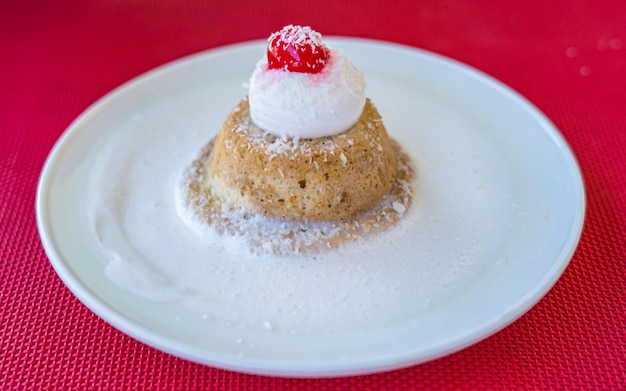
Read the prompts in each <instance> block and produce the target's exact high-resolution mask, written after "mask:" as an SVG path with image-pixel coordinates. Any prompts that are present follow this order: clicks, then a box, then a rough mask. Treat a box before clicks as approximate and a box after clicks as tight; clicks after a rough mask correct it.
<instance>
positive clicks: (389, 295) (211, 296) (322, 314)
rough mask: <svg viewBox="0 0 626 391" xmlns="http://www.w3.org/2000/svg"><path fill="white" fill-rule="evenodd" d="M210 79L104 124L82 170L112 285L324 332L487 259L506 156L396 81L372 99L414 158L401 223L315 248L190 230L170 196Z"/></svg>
mask: <svg viewBox="0 0 626 391" xmlns="http://www.w3.org/2000/svg"><path fill="white" fill-rule="evenodd" d="M206 88H207V87H205V89H203V88H202V87H198V88H197V89H195V90H193V91H186V92H184V93H178V94H175V95H174V96H171V97H169V98H164V99H162V100H160V101H158V103H155V104H152V105H150V106H146V107H144V109H143V111H142V112H140V113H136V114H135V115H133V116H131V117H130V118H129V119H128V121H126V122H125V123H124V124H120V126H119V127H118V128H115V129H110V132H108V133H107V134H106V136H104V137H103V139H102V142H101V143H100V144H99V145H98V146H97V147H96V150H94V151H93V158H92V160H91V161H90V162H88V164H89V165H90V166H89V167H88V168H87V169H85V170H84V171H85V172H86V173H88V174H89V175H88V176H87V175H86V176H85V178H84V187H83V188H84V193H83V203H84V208H85V213H84V217H83V218H84V221H83V224H84V226H85V235H86V239H87V240H89V241H90V242H91V243H92V244H93V245H94V246H95V247H96V248H97V249H98V250H99V253H100V254H101V258H102V261H103V263H104V267H105V268H106V274H107V276H108V277H109V278H110V280H111V281H113V282H114V283H115V284H117V285H119V286H120V287H121V288H123V289H126V290H128V291H129V292H132V293H133V294H136V295H139V296H141V297H144V298H146V299H148V300H150V301H156V302H167V303H175V304H176V305H177V306H181V308H185V311H193V312H194V313H197V315H198V317H201V316H202V317H203V318H208V319H211V320H212V321H217V322H224V323H226V324H233V325H237V326H238V327H246V328H249V329H259V330H265V331H268V332H273V333H276V332H285V333H293V332H297V333H306V332H333V331H339V330H362V329H366V328H378V327H384V326H386V325H389V324H391V323H394V322H400V321H403V320H406V319H407V318H411V317H414V316H416V315H419V314H420V313H423V312H424V311H428V310H431V309H434V308H437V307H438V306H441V305H442V304H443V303H445V302H446V300H448V299H450V298H452V297H454V296H455V295H458V294H459V293H460V292H462V291H463V290H464V289H466V288H467V287H468V286H469V285H471V284H473V283H475V282H476V281H478V280H479V277H480V275H481V274H483V273H486V271H487V270H489V268H493V267H495V266H496V262H497V261H498V259H497V257H496V256H495V255H496V254H498V251H499V250H500V248H494V246H493V245H492V244H493V243H496V244H498V243H502V242H503V240H504V239H503V238H505V237H506V235H507V231H508V229H509V227H510V224H511V221H512V220H511V219H512V217H511V216H510V214H511V212H510V211H511V207H510V206H511V204H512V203H513V196H512V191H511V189H512V188H513V186H512V184H511V183H510V180H509V177H510V175H509V172H508V169H507V165H506V164H505V160H504V159H503V158H502V157H501V156H500V155H499V154H498V153H496V152H494V151H495V150H497V148H495V147H494V145H493V144H492V143H491V142H490V141H489V140H488V139H487V138H485V137H484V136H483V135H482V133H481V132H480V130H479V129H478V128H477V126H476V124H475V123H473V122H472V121H471V120H470V119H469V118H467V117H465V116H463V115H462V114H461V113H458V112H456V111H454V110H452V109H449V108H448V107H447V106H446V105H445V104H443V103H441V102H437V101H433V100H431V99H430V98H428V97H426V96H418V97H416V96H415V91H413V90H409V89H408V88H406V89H402V87H398V86H394V88H395V89H397V90H398V95H397V96H396V97H395V98H394V101H395V102H389V103H384V102H380V104H378V106H379V108H380V109H381V112H382V114H383V119H384V120H385V122H386V125H387V128H388V130H389V132H390V134H391V135H392V136H393V137H396V138H397V139H398V140H399V141H400V142H402V141H403V140H404V141H405V150H407V151H408V152H409V153H410V154H411V155H412V156H413V159H414V162H415V163H416V165H417V175H418V178H419V183H418V184H417V185H416V186H415V187H416V189H417V196H416V197H415V200H414V205H413V207H412V208H411V209H410V210H408V211H406V213H407V216H405V218H404V220H403V224H402V225H401V226H399V227H395V228H394V229H392V230H390V231H389V232H386V233H384V234H382V235H380V236H379V237H376V238H374V239H372V240H368V243H361V244H360V245H359V246H352V247H347V248H344V249H342V250H341V251H336V252H329V253H327V254H323V255H318V256H316V257H303V256H300V257H293V258H290V257H273V256H265V257H262V256H255V255H251V254H249V253H248V252H246V250H245V249H242V248H240V246H239V245H238V243H239V242H238V241H237V239H236V238H231V239H229V240H224V239H222V238H219V237H215V236H212V235H210V234H205V236H203V237H200V236H198V235H197V234H196V232H195V231H194V230H193V229H192V228H190V227H189V226H187V225H186V224H185V223H184V222H183V221H182V219H181V217H180V216H179V215H178V213H177V205H176V201H175V200H176V195H175V193H176V185H177V181H178V179H179V175H180V173H181V172H182V170H183V169H184V168H185V167H186V166H187V165H188V164H189V162H190V161H191V160H192V159H193V158H194V157H195V155H196V153H197V152H198V150H199V149H200V148H201V147H202V145H203V143H205V142H207V141H208V140H209V139H210V138H211V137H212V136H213V135H214V134H215V132H216V131H217V130H218V128H219V126H220V123H221V120H222V119H223V118H224V116H225V115H226V112H227V110H224V111H223V112H221V113H219V114H220V115H219V117H216V116H215V110H213V111H212V110H211V107H212V105H214V104H215V102H214V101H211V99H212V98H207V97H206V96H208V95H209V94H208V93H207V89H206ZM375 91H376V88H374V92H375ZM405 95H406V96H405ZM235 103H236V100H233V101H232V104H233V106H234V104H235ZM375 103H377V102H375ZM217 111H218V112H219V111H220V110H217ZM408 123H411V124H413V125H411V127H410V129H407V128H406V127H407V124H408ZM403 127H404V128H403ZM434 130H436V131H434ZM450 140H455V142H453V143H452V142H450ZM205 232H209V231H206V230H205ZM495 247H498V246H495Z"/></svg>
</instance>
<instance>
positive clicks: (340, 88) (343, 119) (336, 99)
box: [248, 49, 365, 138]
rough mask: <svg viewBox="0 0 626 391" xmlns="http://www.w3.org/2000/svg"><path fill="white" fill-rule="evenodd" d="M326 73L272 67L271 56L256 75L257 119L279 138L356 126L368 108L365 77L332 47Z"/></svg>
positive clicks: (252, 92)
mask: <svg viewBox="0 0 626 391" xmlns="http://www.w3.org/2000/svg"><path fill="white" fill-rule="evenodd" d="M329 52H330V56H329V61H328V62H327V63H326V66H325V67H324V69H323V70H322V71H321V72H320V73H316V74H312V73H302V72H289V71H286V70H284V69H270V68H269V67H268V62H267V59H266V58H263V59H262V60H260V61H259V62H258V63H257V64H256V68H255V70H254V72H253V73H252V76H251V77H250V84H249V91H248V100H249V103H250V116H251V117H252V121H254V123H255V124H256V125H257V126H258V127H260V128H261V129H263V130H265V131H266V132H270V133H273V134H275V135H277V136H289V137H295V138H317V137H325V136H332V135H335V134H340V133H342V132H344V131H346V130H348V129H349V128H350V127H351V126H352V125H354V124H355V123H356V122H357V121H358V119H359V117H360V116H361V113H362V112H363V107H364V106H365V78H364V77H363V74H362V73H361V72H360V71H359V70H357V69H356V68H355V67H354V66H353V65H352V62H351V61H350V60H349V59H348V58H347V57H346V56H345V55H344V54H343V53H342V52H341V51H339V50H334V49H329Z"/></svg>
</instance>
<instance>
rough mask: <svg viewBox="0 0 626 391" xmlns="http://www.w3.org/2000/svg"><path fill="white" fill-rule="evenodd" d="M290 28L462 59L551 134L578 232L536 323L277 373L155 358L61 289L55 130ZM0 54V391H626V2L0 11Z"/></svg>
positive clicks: (212, 0) (160, 4) (95, 5)
mask: <svg viewBox="0 0 626 391" xmlns="http://www.w3.org/2000/svg"><path fill="white" fill-rule="evenodd" d="M289 23H299V24H308V25H312V26H314V27H315V28H316V29H317V30H319V31H321V32H323V33H324V34H326V35H346V36H360V37H368V38H376V39H382V40H388V41H394V42H399V43H403V44H408V45H413V46H416V47H419V48H423V49H427V50H430V51H433V52H436V53H440V54H443V55H446V56H449V57H452V58H454V59H457V60H460V61H462V62H465V63H467V64H469V65H471V66H474V67H476V68H478V69H480V70H482V71H484V72H486V73H488V74H490V75H492V76H494V77H496V78H497V79H499V80H501V81H503V82H504V83H506V84H508V85H509V86H511V87H513V88H514V89H516V90H517V91H519V92H520V93H521V94H523V95H524V96H526V97H527V98H528V99H529V100H530V101H532V102H533V103H534V104H536V105H537V106H538V107H539V108H540V109H541V110H542V111H543V112H545V113H546V114H547V116H548V117H549V118H550V119H551V120H552V121H553V122H554V123H555V124H556V125H557V127H558V128H559V129H560V130H561V132H562V133H563V135H564V136H565V138H566V139H567V141H568V142H569V143H570V145H571V147H572V149H573V151H574V153H575V154H576V156H577V158H578V160H579V162H580V165H581V168H582V171H583V175H584V178H585V181H586V186H587V196H588V211H587V220H586V225H585V230H584V232H583V236H582V240H581V242H580V246H579V248H578V250H577V252H576V254H575V255H574V258H573V259H572V262H571V264H570V266H569V267H568V268H567V270H566V271H565V273H564V275H563V277H562V278H561V279H560V280H559V282H558V283H557V284H556V286H555V287H554V288H553V289H552V290H551V291H550V293H549V294H548V295H547V296H546V297H545V298H544V299H543V300H541V302H539V304H538V305H537V306H535V307H534V308H533V309H532V310H531V311H530V312H528V313H527V314H526V315H525V316H523V317H522V318H521V319H520V320H518V321H517V322H515V323H514V324H512V325H511V326H509V327H508V328H506V329H504V330H503V331H501V332H499V333H497V334H496V335H494V336H492V337H490V338H488V339H486V340H485V341H483V342H480V343H478V344H476V345H474V346H472V347H470V348H468V349H466V350H463V351H461V352H459V353H456V354H453V355H451V356H448V357H445V358H442V359H439V360H436V361H433V362H430V363H426V364H424V365H419V366H414V367H410V368H406V369H402V370H396V371H391V372H387V373H382V374H376V375H368V376H359V377H352V378H335V379H283V378H269V377H263V376H253V375H246V374H240V373H232V372H228V371H225V370H220V369H215V368H210V367H205V366H201V365H198V364H194V363H191V362H187V361H184V360H181V359H178V358H175V357H172V356H170V355H168V354H165V353H162V352H160V351H157V350H155V349H153V348H151V347H148V346H146V345H144V344H142V343H139V342H137V341H135V340H133V339H131V338H130V337H128V336H126V335H124V334H122V333H121V332H119V331H117V330H116V329H114V328H113V327H111V326H110V325H108V324H107V323H105V322H104V321H102V320H101V319H100V318H98V317H97V316H96V315H94V314H93V313H91V312H90V311H89V310H88V309H87V308H86V307H85V306H84V305H82V304H81V303H80V302H79V301H78V300H77V299H76V298H75V297H74V296H73V295H72V294H71V293H70V291H69V290H68V289H66V287H65V286H64V285H63V283H62V282H61V280H60V279H59V278H58V277H57V275H56V274H55V272H54V270H53V269H52V267H51V265H50V263H49V261H48V259H47V257H46V255H45V253H44V251H43V249H42V246H41V244H40V241H39V237H38V233H37V227H36V222H35V212H34V199H35V191H36V186H37V179H38V177H39V174H40V171H41V168H42V165H43V163H44V160H45V158H46V156H47V154H48V152H49V151H50V149H51V147H52V146H53V144H54V142H55V141H56V140H57V139H58V137H59V136H60V135H61V133H62V132H63V131H64V129H65V128H66V127H67V126H68V125H69V124H70V122H71V121H72V120H73V119H74V118H75V117H76V116H78V115H79V114H80V113H81V112H82V111H83V110H84V109H86V108H87V107H88V106H89V105H90V104H91V103H93V102H94V101H95V100H96V99H98V98H99V97H101V96H102V95H103V94H105V93H107V92H108V91H110V90H111V89H113V88H114V87H116V86H118V85H120V84H121V83H123V82H125V81H127V80H129V79H131V78H133V77H134V76H137V75H139V74H141V73H143V72H144V71H147V70H149V69H151V68H153V67H155V66H157V65H160V64H163V63H166V62H168V61H170V60H173V59H176V58H178V57H181V56H184V55H187V54H190V53H194V52H198V51H201V50H205V49H209V48H214V47H217V46H220V45H225V44H229V43H234V42H239V41H245V40H250V39H258V38H265V37H266V36H267V35H268V33H269V32H271V31H274V30H276V29H278V28H280V27H282V26H283V25H285V24H289ZM0 58H1V60H0V135H1V142H0V389H2V390H18V389H20V390H38V389H51V390H52V389H54V390H69V389H81V390H83V389H120V390H121V389H123V390H143V389H160V390H188V389H189V390H190V389H256V390H261V389H267V390H274V389H279V388H292V389H297V390H331V389H333V390H334V389H344V390H346V389H360V390H364V389H376V390H378V389H404V388H435V389H439V388H457V389H461V388H472V389H473V388H481V389H576V388H578V389H626V331H625V330H626V235H625V232H626V162H625V160H626V159H625V157H626V152H625V150H626V2H625V1H623V0H615V1H593V0H578V1H552V2H546V1H540V0H532V1H519V2H498V1H431V0H426V1H413V0H408V1H396V2H394V1H374V0H371V1H370V0H360V1H353V0H350V1H334V0H318V1H315V2H297V1H282V0H271V1H268V2H263V1H246V0H239V1H227V0H204V1H176V0H156V1H141V0H126V1H111V0H105V1H103V0H90V1H64V0H61V1H34V0H31V1H3V2H2V3H0Z"/></svg>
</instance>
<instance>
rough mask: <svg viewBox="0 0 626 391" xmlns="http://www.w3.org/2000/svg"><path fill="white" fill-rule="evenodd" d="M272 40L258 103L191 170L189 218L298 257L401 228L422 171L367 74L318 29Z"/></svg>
mask: <svg viewBox="0 0 626 391" xmlns="http://www.w3.org/2000/svg"><path fill="white" fill-rule="evenodd" d="M268 41H269V43H268V49H267V56H266V57H265V58H262V59H261V60H260V61H259V62H258V63H257V65H256V67H255V70H254V72H253V73H252V76H251V78H250V81H249V85H248V95H247V96H246V97H245V98H243V99H242V100H241V101H240V102H239V103H238V104H237V106H236V107H235V108H234V109H233V110H232V111H231V113H230V114H229V115H228V116H227V118H226V119H225V121H224V122H223V125H222V127H221V128H220V130H219V132H218V133H217V136H216V137H215V138H214V139H212V140H210V141H209V143H208V144H207V145H206V146H205V147H204V148H203V149H202V151H201V153H200V156H199V157H198V158H197V159H196V160H195V161H194V163H193V164H192V165H191V167H190V168H189V169H188V170H187V171H186V174H185V180H184V183H183V187H184V191H183V193H184V203H185V205H186V209H187V210H190V211H191V212H192V214H193V215H194V218H195V220H196V221H200V222H201V223H203V224H205V225H208V226H213V228H216V229H217V230H218V231H220V232H227V233H230V234H235V235H244V234H246V235H248V236H249V238H252V242H257V244H260V245H262V246H264V247H268V246H267V240H271V241H273V242H276V240H282V239H284V240H285V241H286V243H287V246H286V247H285V246H283V247H284V248H287V249H292V250H293V249H295V250H297V252H298V251H300V250H302V249H312V248H319V247H320V243H321V244H322V245H323V244H325V245H326V247H336V246H337V245H339V244H341V243H342V242H344V241H346V240H348V239H350V238H358V237H361V236H363V235H366V234H369V233H371V232H372V231H376V230H377V229H385V228H386V227H388V226H390V225H392V224H394V223H395V222H396V221H397V220H398V219H399V217H400V216H402V215H403V214H404V212H405V211H406V209H407V208H408V206H409V204H410V202H411V195H412V191H411V186H410V182H411V180H412V177H413V169H412V166H411V164H410V160H409V158H408V156H407V155H406V154H405V153H403V152H402V151H401V149H400V147H399V145H398V144H397V143H396V142H395V141H393V140H392V139H390V137H389V135H388V134H387V130H386V128H385V126H384V123H383V120H382V118H381V116H380V114H379V112H378V110H377V108H376V107H375V106H374V104H373V102H372V101H371V100H370V99H369V98H367V97H366V95H365V79H364V77H363V75H362V73H361V72H359V71H358V70H357V69H356V68H355V67H354V66H353V65H352V62H351V61H350V60H349V59H348V58H347V57H346V56H345V55H344V54H343V53H342V52H341V51H339V50H334V49H329V48H328V47H326V45H325V44H324V43H323V41H322V39H321V35H320V34H319V33H317V32H315V31H314V30H312V29H311V28H310V27H302V26H293V25H289V26H286V27H284V28H283V29H282V30H280V31H278V32H276V33H274V34H272V35H271V36H270V38H269V40H268ZM262 219H265V220H262ZM259 222H261V223H263V226H260V225H259V224H260V223H259ZM251 224H252V225H254V226H255V227H256V228H255V229H252V230H251V229H250V225H251ZM272 225H273V226H274V227H275V229H273V230H272V229H269V228H268V227H270V226H272ZM253 231H254V232H253ZM314 232H317V234H316V235H313V236H311V234H312V233H314ZM277 238H278V239H277ZM271 247H276V246H271ZM273 251H275V249H274V250H273Z"/></svg>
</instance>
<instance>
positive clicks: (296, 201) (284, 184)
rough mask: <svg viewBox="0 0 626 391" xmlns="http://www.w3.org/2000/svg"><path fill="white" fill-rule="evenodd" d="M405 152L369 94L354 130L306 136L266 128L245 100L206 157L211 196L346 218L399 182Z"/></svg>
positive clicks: (287, 213) (278, 212)
mask: <svg viewBox="0 0 626 391" xmlns="http://www.w3.org/2000/svg"><path fill="white" fill-rule="evenodd" d="M397 159H398V158H397V155H396V152H395V150H394V148H392V145H391V143H390V141H389V137H388V136H387V132H386V130H385V126H384V125H383V122H382V120H381V117H380V115H379V113H378V111H377V110H376V108H375V107H374V105H373V104H372V103H371V102H370V100H369V99H368V100H367V101H366V103H365V106H364V108H363V111H362V114H361V116H360V117H359V119H358V121H357V122H356V123H355V124H354V125H352V126H351V127H350V128H349V129H348V130H347V131H345V132H343V133H340V134H337V135H332V136H326V137H318V138H312V139H298V138H293V137H287V136H283V137H281V136H277V135H274V134H271V133H268V132H265V131H264V130H262V129H260V128H259V127H258V126H256V125H255V124H254V122H253V121H252V119H251V117H250V108H249V105H248V100H247V99H244V100H242V101H241V102H240V103H239V105H238V106H237V107H236V108H235V109H234V110H233V111H232V112H231V113H230V115H229V116H228V117H227V119H226V121H225V122H224V124H223V125H222V128H221V129H220V131H219V133H218V135H217V138H216V140H215V144H214V146H213V150H212V152H211V154H210V155H209V159H208V160H207V161H206V168H205V172H207V173H208V174H209V175H208V176H206V177H205V178H204V184H205V186H206V189H207V190H208V192H209V193H210V196H211V197H215V198H217V199H219V200H221V201H222V202H223V203H226V204H229V205H233V206H236V207H243V208H245V209H246V210H247V211H249V212H251V213H260V214H263V215H265V216H269V217H273V218H277V219H285V220H296V219H305V220H314V221H336V220H344V219H347V218H350V217H352V216H354V215H355V214H357V213H359V212H363V211H365V210H368V209H370V208H371V207H373V206H374V205H376V204H377V203H378V202H379V201H380V200H381V199H382V198H383V197H384V196H385V195H386V194H388V193H389V191H390V190H391V188H392V186H393V184H394V181H395V179H396V173H397V165H398V162H397Z"/></svg>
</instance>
